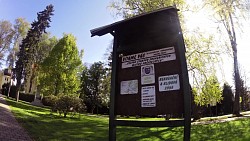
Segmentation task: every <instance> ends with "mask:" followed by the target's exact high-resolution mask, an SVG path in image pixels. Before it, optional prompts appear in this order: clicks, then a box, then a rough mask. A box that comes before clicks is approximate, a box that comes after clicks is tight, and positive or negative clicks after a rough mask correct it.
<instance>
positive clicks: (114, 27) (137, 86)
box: [91, 7, 191, 141]
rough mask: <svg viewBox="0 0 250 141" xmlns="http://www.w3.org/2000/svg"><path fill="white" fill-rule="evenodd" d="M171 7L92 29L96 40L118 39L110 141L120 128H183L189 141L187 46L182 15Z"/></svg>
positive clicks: (189, 98)
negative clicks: (168, 116) (173, 117)
mask: <svg viewBox="0 0 250 141" xmlns="http://www.w3.org/2000/svg"><path fill="white" fill-rule="evenodd" d="M177 11H178V9H176V8H175V7H167V8H164V9H159V10H156V11H153V12H149V13H145V14H142V15H138V16H135V17H132V18H129V19H126V20H123V21H119V22H116V23H113V24H110V25H107V26H103V27H100V28H96V29H93V30H91V34H92V35H91V36H96V35H98V36H102V35H105V34H107V33H110V34H112V35H113V36H114V43H113V52H112V79H111V95H110V109H109V110H110V113H109V140H110V141H115V140H116V126H135V127H177V126H184V140H185V141H188V140H190V128H191V116H190V109H191V102H190V101H191V94H190V86H189V80H188V71H187V64H186V58H185V46H184V40H183V36H182V32H181V27H180V22H179V18H178V14H177ZM165 114H175V115H176V114H178V115H183V116H184V118H183V119H178V120H170V121H132V120H119V119H117V115H129V116H157V115H165Z"/></svg>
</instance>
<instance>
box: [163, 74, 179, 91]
mask: <svg viewBox="0 0 250 141" xmlns="http://www.w3.org/2000/svg"><path fill="white" fill-rule="evenodd" d="M158 80H159V91H160V92H163V91H173V90H179V89H180V80H179V74H174V75H167V76H160V77H159V79H158Z"/></svg>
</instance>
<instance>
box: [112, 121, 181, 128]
mask: <svg viewBox="0 0 250 141" xmlns="http://www.w3.org/2000/svg"><path fill="white" fill-rule="evenodd" d="M114 122H115V125H116V126H131V127H179V126H184V120H168V121H135V120H115V121H114Z"/></svg>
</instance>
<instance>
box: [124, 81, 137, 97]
mask: <svg viewBox="0 0 250 141" xmlns="http://www.w3.org/2000/svg"><path fill="white" fill-rule="evenodd" d="M137 93H138V80H129V81H121V94H137Z"/></svg>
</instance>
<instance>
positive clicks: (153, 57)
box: [122, 47, 176, 69]
mask: <svg viewBox="0 0 250 141" xmlns="http://www.w3.org/2000/svg"><path fill="white" fill-rule="evenodd" d="M175 59H176V55H175V49H174V47H167V48H162V49H157V50H151V51H147V52H141V53H137V54H131V55H127V56H123V57H122V68H123V69H125V68H130V67H137V66H144V65H150V64H155V63H161V62H166V61H172V60H175Z"/></svg>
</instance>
